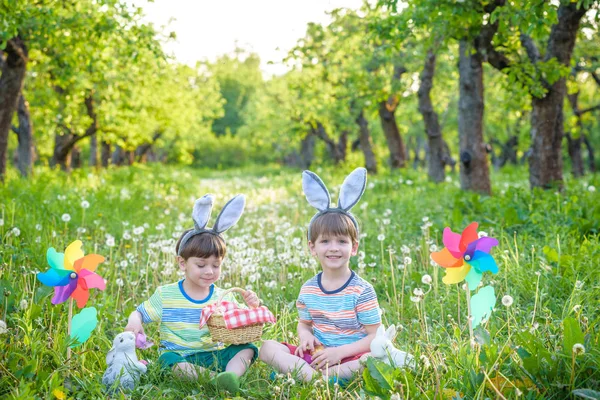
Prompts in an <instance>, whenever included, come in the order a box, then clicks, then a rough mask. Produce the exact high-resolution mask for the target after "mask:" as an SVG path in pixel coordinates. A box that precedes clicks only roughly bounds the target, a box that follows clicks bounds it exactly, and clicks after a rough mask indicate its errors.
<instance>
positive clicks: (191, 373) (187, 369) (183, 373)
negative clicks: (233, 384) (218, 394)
mask: <svg viewBox="0 0 600 400" xmlns="http://www.w3.org/2000/svg"><path fill="white" fill-rule="evenodd" d="M198 371H200V372H203V371H205V369H204V368H202V367H199V366H197V365H194V364H192V363H187V362H181V363H177V364H175V365H173V373H174V374H175V375H177V376H179V377H180V378H188V379H198ZM209 374H210V375H211V376H213V375H214V372H212V371H209Z"/></svg>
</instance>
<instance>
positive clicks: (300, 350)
mask: <svg viewBox="0 0 600 400" xmlns="http://www.w3.org/2000/svg"><path fill="white" fill-rule="evenodd" d="M317 346H321V342H319V339H317V338H316V337H315V336H314V335H312V334H310V333H305V334H304V335H302V336H300V345H299V346H298V347H297V348H296V351H295V352H294V355H296V356H298V357H300V358H302V357H304V353H307V354H311V353H312V352H313V351H314V349H315V347H317Z"/></svg>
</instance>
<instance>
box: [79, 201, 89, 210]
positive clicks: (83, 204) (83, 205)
mask: <svg viewBox="0 0 600 400" xmlns="http://www.w3.org/2000/svg"><path fill="white" fill-rule="evenodd" d="M81 208H83V209H86V208H90V202H89V201H87V200H83V201H82V202H81Z"/></svg>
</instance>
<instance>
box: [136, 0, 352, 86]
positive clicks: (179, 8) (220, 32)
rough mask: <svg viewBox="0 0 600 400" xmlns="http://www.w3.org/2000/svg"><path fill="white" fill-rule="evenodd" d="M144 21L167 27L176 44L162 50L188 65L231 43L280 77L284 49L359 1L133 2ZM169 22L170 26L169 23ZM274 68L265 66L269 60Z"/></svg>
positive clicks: (225, 49)
mask: <svg viewBox="0 0 600 400" xmlns="http://www.w3.org/2000/svg"><path fill="white" fill-rule="evenodd" d="M133 4H134V5H135V6H138V7H140V6H141V7H142V8H143V9H144V11H145V13H146V15H147V17H146V18H147V20H148V21H152V22H154V23H155V24H156V26H157V27H160V26H162V25H167V28H166V29H165V32H170V31H174V32H175V33H176V34H177V40H176V41H171V42H170V43H168V44H167V45H166V46H165V50H166V51H167V52H170V53H173V54H174V55H175V56H176V58H177V59H178V60H179V61H181V62H185V63H188V64H194V63H195V62H196V61H198V60H204V59H208V60H214V59H215V58H216V57H217V56H218V55H220V54H223V53H229V52H231V51H232V50H233V49H234V48H235V45H236V42H237V43H238V45H239V46H241V47H243V48H246V49H248V50H252V51H254V52H255V53H257V54H258V55H259V56H260V58H261V68H262V70H263V72H264V73H265V74H267V75H270V74H282V73H284V72H285V71H286V70H287V69H286V67H285V65H283V64H281V62H280V61H281V59H282V58H283V57H285V55H286V54H287V51H288V50H289V49H290V48H292V47H293V46H294V45H295V44H296V40H298V39H299V38H301V37H303V36H304V33H305V31H306V24H307V23H308V22H318V23H328V22H329V16H328V15H327V14H326V12H327V11H331V10H333V9H335V8H340V7H349V8H359V7H360V6H361V4H362V1H361V0H302V1H300V0H254V1H247V0H219V1H212V0H155V1H154V2H146V1H143V2H140V1H138V2H134V3H133ZM169 21H170V22H169ZM269 61H273V63H274V64H272V65H269V64H268V62H269Z"/></svg>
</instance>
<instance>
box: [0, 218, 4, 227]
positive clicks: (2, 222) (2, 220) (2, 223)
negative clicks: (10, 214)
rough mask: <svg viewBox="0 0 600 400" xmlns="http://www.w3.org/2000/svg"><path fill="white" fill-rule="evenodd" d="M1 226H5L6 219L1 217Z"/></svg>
mask: <svg viewBox="0 0 600 400" xmlns="http://www.w3.org/2000/svg"><path fill="white" fill-rule="evenodd" d="M0 226H4V219H3V218H0Z"/></svg>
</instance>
